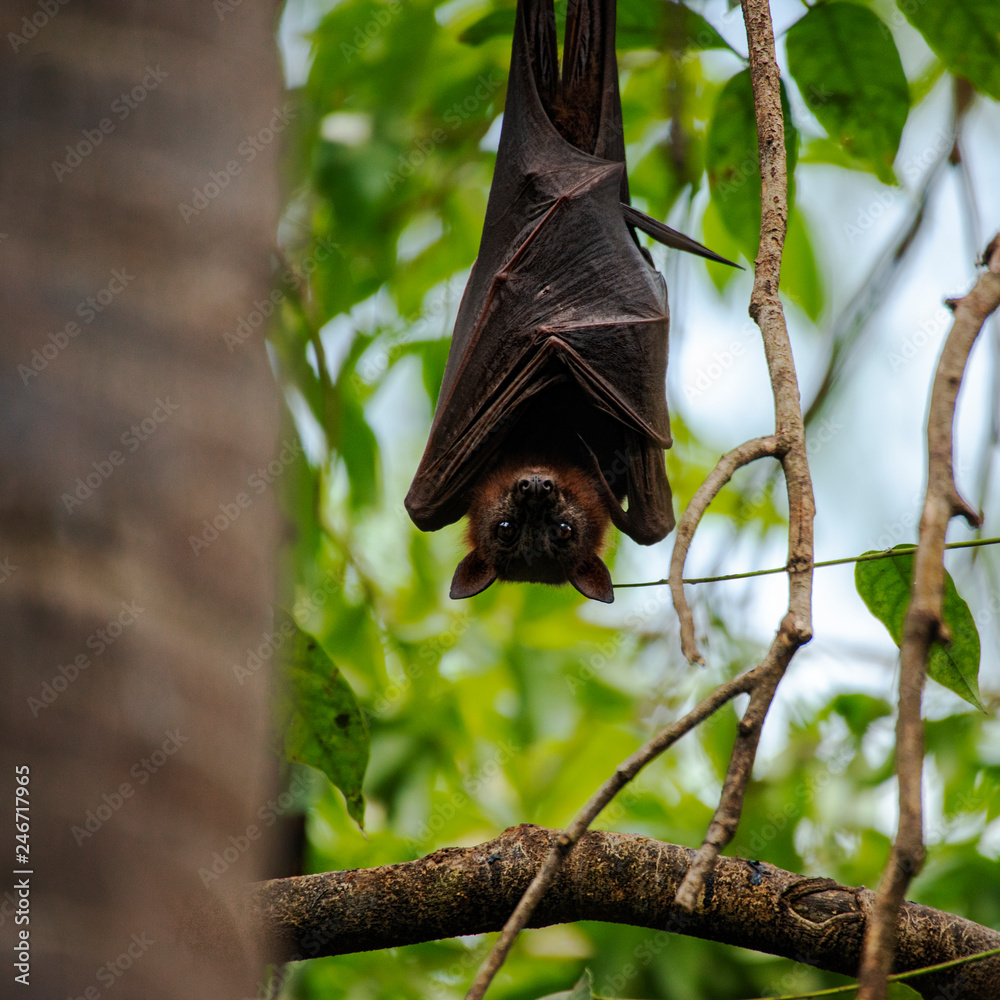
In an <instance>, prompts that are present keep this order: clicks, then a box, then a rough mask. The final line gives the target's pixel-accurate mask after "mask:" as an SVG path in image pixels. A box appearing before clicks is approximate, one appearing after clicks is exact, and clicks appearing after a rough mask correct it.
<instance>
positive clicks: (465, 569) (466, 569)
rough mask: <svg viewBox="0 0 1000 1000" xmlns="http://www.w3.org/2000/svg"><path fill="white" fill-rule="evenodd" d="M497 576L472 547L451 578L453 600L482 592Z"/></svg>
mask: <svg viewBox="0 0 1000 1000" xmlns="http://www.w3.org/2000/svg"><path fill="white" fill-rule="evenodd" d="M496 578H497V574H496V570H495V569H494V568H493V567H492V566H490V565H489V563H487V562H486V560H485V559H483V557H482V556H481V555H480V554H479V553H478V552H477V551H476V550H475V549H473V550H472V551H471V552H470V553H469V554H468V555H467V556H466V557H465V558H464V559H463V560H462V561H461V562H460V563H459V564H458V569H456V570H455V575H454V576H453V577H452V578H451V592H450V594H449V596H450V597H451V599H452V600H453V601H458V600H460V599H461V598H463V597H475V596H476V594H480V593H482V592H483V591H484V590H485V589H486V588H487V587H488V586H489V585H490V584H491V583H492V582H493V581H494V580H495V579H496Z"/></svg>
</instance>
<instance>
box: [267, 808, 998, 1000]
mask: <svg viewBox="0 0 1000 1000" xmlns="http://www.w3.org/2000/svg"><path fill="white" fill-rule="evenodd" d="M559 836H560V831H558V830H549V829H545V828H543V827H537V826H531V825H527V824H524V825H521V826H518V827H513V828H511V829H509V830H506V831H505V832H504V833H503V834H502V835H501V836H500V837H498V838H496V839H495V840H491V841H489V842H487V843H485V844H480V845H479V846H477V847H469V848H447V849H444V850H440V851H435V852H434V853H433V854H429V855H428V856H427V857H425V858H421V859H420V860H418V861H411V862H408V863H406V864H400V865H387V866H384V867H381V868H370V869H365V870H357V871H347V872H327V873H325V874H322V875H306V876H302V877H299V878H290V879H280V880H276V881H272V882H265V883H262V884H261V885H259V886H257V887H256V888H255V889H254V890H253V895H252V898H251V901H250V910H251V912H252V913H254V914H255V919H257V920H258V921H260V923H261V925H262V926H263V927H264V928H266V930H267V931H268V933H270V934H272V935H273V940H275V941H276V942H277V943H278V944H277V949H276V950H275V951H273V952H272V953H271V958H272V959H273V960H275V961H280V960H284V959H287V958H307V957H318V956H321V955H343V954H348V953H350V952H355V951H371V950H373V949H377V948H392V947H397V946H399V945H404V944H415V943H417V942H419V941H428V940H434V939H437V938H444V937H454V936H457V935H461V934H477V933H483V932H486V931H493V930H496V929H497V928H498V927H500V926H501V925H502V924H503V923H504V921H505V920H506V918H507V917H508V916H509V914H510V912H511V911H512V909H513V908H514V907H515V906H516V905H517V902H518V900H519V899H520V898H521V896H522V894H523V893H524V891H525V890H526V888H527V886H528V884H529V883H530V881H531V879H532V877H533V876H534V874H535V873H536V871H537V870H538V868H539V866H540V865H541V863H542V862H543V860H544V859H545V857H546V855H547V854H548V852H549V851H550V850H551V849H552V847H553V846H554V845H555V843H556V842H557V839H558V837H559ZM694 856H695V852H694V851H692V850H690V849H688V848H684V847H679V846H677V845H674V844H665V843H661V842H660V841H657V840H652V839H650V838H648V837H640V836H635V835H630V834H621V833H605V832H599V831H590V832H589V833H587V834H585V835H584V836H583V837H582V839H581V840H580V842H579V843H578V844H577V845H576V847H575V849H574V850H573V851H572V853H571V854H569V855H568V856H567V857H566V859H565V861H564V863H563V866H562V868H561V869H560V870H559V872H558V873H557V874H556V876H555V878H554V880H553V882H552V884H551V886H550V887H549V889H548V891H547V892H546V894H545V896H544V897H543V898H542V900H541V901H540V902H539V904H538V907H537V909H536V910H535V912H534V914H533V916H532V918H531V922H530V925H531V926H532V927H543V926H546V925H548V924H554V923H563V922H567V921H573V920H604V921H608V922H611V923H625V924H633V925H635V926H638V927H649V928H651V929H655V930H659V931H663V930H666V931H670V932H676V933H681V934H689V935H693V936H695V937H702V938H708V939H711V940H715V941H721V942H724V943H727V944H733V945H739V946H740V947H744V948H753V949H755V950H757V951H763V952H767V953H768V954H773V955H783V956H786V957H788V958H792V959H795V960H796V961H800V962H807V963H809V964H811V965H815V966H818V967H819V968H823V969H829V970H831V971H835V972H841V973H846V974H848V975H851V974H854V973H855V972H856V970H857V966H858V961H859V957H860V954H861V942H862V937H863V934H864V928H865V921H866V919H867V917H868V915H869V914H870V913H871V909H872V906H873V904H874V898H875V894H874V893H873V892H870V891H869V890H867V889H863V888H860V889H855V888H851V887H848V886H842V885H838V884H837V883H836V882H833V881H832V880H831V879H805V878H802V877H801V876H799V875H794V874H792V873H791V872H786V871H782V870H781V869H780V868H775V867H774V866H773V865H768V864H765V863H762V862H757V861H744V860H742V859H740V858H729V857H723V858H719V859H718V863H717V865H716V868H715V871H714V872H713V873H712V874H711V875H710V876H709V877H708V879H707V881H706V893H705V899H704V905H703V906H702V907H701V908H700V909H699V911H698V912H697V913H693V914H690V913H685V912H684V911H682V910H681V909H680V908H679V907H677V906H676V905H675V904H674V902H673V899H674V894H675V893H676V891H677V888H678V886H679V885H680V884H681V881H682V879H683V878H684V875H685V873H686V871H687V869H688V866H689V865H690V863H691V861H692V859H693V858H694ZM899 941H900V948H899V953H898V957H897V971H901V972H902V971H906V970H909V969H915V968H921V967H923V966H925V965H929V964H932V963H935V962H944V961H948V960H950V959H953V958H958V957H960V956H962V955H969V954H974V953H976V952H979V951H985V950H987V949H989V948H996V947H1000V932H998V931H994V930H991V929H989V928H987V927H982V926H980V925H979V924H974V923H972V922H971V921H968V920H963V919H962V918H960V917H955V916H952V915H951V914H948V913H942V912H941V911H940V910H933V909H931V908H930V907H926V906H919V905H918V904H916V903H906V904H904V906H903V910H902V912H901V915H900V918H899ZM997 982H1000V958H998V957H995V958H991V959H986V960H982V961H978V962H975V963H972V964H970V965H967V966H964V967H960V968H957V969H950V970H947V971H945V972H941V973H937V974H935V975H934V976H931V975H926V976H923V977H921V978H920V979H918V980H910V981H909V985H911V986H913V988H914V989H916V990H917V991H918V992H919V993H921V995H923V996H925V997H928V998H933V997H938V996H939V995H944V996H962V997H963V998H964V1000H996V983H997ZM956 989H958V992H954V991H955V990H956ZM947 990H951V991H952V992H946V991H947Z"/></svg>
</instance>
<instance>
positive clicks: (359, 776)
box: [275, 611, 370, 827]
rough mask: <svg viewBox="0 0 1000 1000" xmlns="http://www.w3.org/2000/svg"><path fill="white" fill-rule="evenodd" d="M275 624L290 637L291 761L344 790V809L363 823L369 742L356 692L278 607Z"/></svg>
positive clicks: (288, 750) (287, 660)
mask: <svg viewBox="0 0 1000 1000" xmlns="http://www.w3.org/2000/svg"><path fill="white" fill-rule="evenodd" d="M275 629H276V631H280V632H281V634H283V635H285V636H287V637H288V645H287V647H286V650H287V654H286V656H285V657H284V660H283V662H284V667H285V678H286V682H287V684H288V687H289V695H290V700H291V712H290V717H289V719H288V720H287V721H286V723H285V753H286V754H287V756H288V759H289V760H291V761H294V762H296V763H299V764H309V765H310V766H312V767H315V768H316V769H317V770H319V771H322V772H323V773H324V774H325V775H326V776H327V777H328V778H329V779H330V781H331V782H332V783H333V784H334V785H335V786H336V787H337V788H339V789H340V791H341V792H343V795H344V800H345V801H346V803H347V811H348V813H350V815H351V818H352V819H354V820H355V822H357V824H358V826H361V827H363V826H364V825H365V803H364V799H363V797H362V795H361V783H362V781H363V780H364V777H365V768H366V767H367V766H368V749H369V742H370V741H369V736H368V726H367V725H366V724H365V720H364V716H363V715H362V714H361V709H360V708H359V707H358V702H357V699H356V698H355V697H354V692H353V691H352V690H351V687H350V685H349V684H348V683H347V681H345V680H344V678H343V677H342V676H341V674H340V671H339V670H338V669H337V667H336V666H335V665H334V663H333V661H332V660H331V659H330V657H329V656H328V655H327V654H326V651H325V650H324V649H323V647H322V646H320V644H319V643H318V642H317V641H316V639H314V638H313V637H312V636H311V635H309V634H308V633H307V632H303V631H302V629H301V628H299V626H298V625H297V624H296V623H295V621H294V619H293V618H291V616H290V615H288V614H287V613H285V612H283V611H276V612H275Z"/></svg>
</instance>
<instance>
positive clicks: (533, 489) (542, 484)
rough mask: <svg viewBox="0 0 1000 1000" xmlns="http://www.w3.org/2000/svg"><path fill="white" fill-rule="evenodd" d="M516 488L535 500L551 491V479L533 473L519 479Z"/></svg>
mask: <svg viewBox="0 0 1000 1000" xmlns="http://www.w3.org/2000/svg"><path fill="white" fill-rule="evenodd" d="M517 488H518V489H519V490H520V491H521V493H523V494H524V495H525V496H528V497H531V498H532V499H536V500H537V499H541V498H542V497H546V496H548V495H549V494H550V493H551V492H552V480H551V479H549V478H548V477H547V476H540V475H538V474H537V473H535V474H533V475H530V476H524V477H523V478H522V479H520V480H519V481H518V484H517Z"/></svg>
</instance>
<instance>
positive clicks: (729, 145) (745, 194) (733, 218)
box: [706, 69, 799, 260]
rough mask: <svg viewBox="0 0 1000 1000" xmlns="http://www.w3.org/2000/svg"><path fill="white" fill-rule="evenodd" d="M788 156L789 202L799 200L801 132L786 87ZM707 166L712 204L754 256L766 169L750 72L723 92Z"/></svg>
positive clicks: (711, 132)
mask: <svg viewBox="0 0 1000 1000" xmlns="http://www.w3.org/2000/svg"><path fill="white" fill-rule="evenodd" d="M781 108H782V113H783V115H784V119H785V153H786V155H787V157H788V204H789V207H791V206H792V205H793V204H794V199H795V163H796V161H797V159H798V143H799V133H798V130H797V129H796V128H795V126H794V124H793V123H792V118H791V112H790V110H789V107H788V96H787V95H786V93H785V88H784V84H782V87H781ZM706 167H707V170H708V185H709V188H710V189H711V192H712V202H713V204H714V205H715V208H716V211H717V213H718V215H719V217H720V218H721V219H722V222H723V224H724V225H725V227H726V228H727V229H728V230H729V232H730V233H732V235H733V236H734V237H736V241H737V243H738V244H739V247H740V249H741V250H742V252H743V255H744V256H745V257H746V258H747V259H748V260H753V259H754V258H755V257H756V256H757V244H758V242H759V240H760V180H759V178H760V168H759V166H758V163H757V122H756V118H755V116H754V105H753V87H752V85H751V82H750V70H749V69H745V70H743V71H742V72H741V73H737V74H736V75H735V76H734V77H732V78H730V80H729V81H728V82H727V83H726V85H725V86H724V87H723V88H722V91H721V93H720V94H719V97H718V100H717V101H716V103H715V109H714V111H713V114H712V121H711V124H710V125H709V127H708V138H707V146H706Z"/></svg>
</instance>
